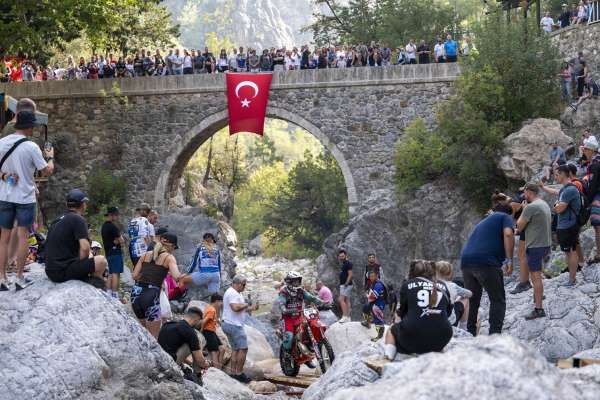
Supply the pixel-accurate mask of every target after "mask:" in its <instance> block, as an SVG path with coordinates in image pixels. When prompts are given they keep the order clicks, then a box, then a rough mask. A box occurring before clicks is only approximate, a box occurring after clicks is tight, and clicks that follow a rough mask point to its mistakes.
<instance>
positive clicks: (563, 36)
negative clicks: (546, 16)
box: [550, 23, 600, 73]
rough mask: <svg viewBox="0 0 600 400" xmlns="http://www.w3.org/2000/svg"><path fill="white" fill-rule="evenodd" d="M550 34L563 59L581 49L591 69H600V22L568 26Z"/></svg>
mask: <svg viewBox="0 0 600 400" xmlns="http://www.w3.org/2000/svg"><path fill="white" fill-rule="evenodd" d="M550 35H551V40H552V42H553V43H554V44H555V45H556V46H558V50H559V53H560V56H561V57H562V58H563V59H572V58H574V57H576V56H577V52H579V51H583V54H584V57H585V59H586V61H588V63H589V64H590V65H589V66H590V67H591V68H592V71H594V72H596V73H597V72H598V71H600V48H599V47H598V42H599V41H600V23H596V24H591V25H574V26H569V27H567V28H565V29H560V30H558V31H555V32H553V33H551V34H550Z"/></svg>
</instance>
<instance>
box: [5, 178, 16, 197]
mask: <svg viewBox="0 0 600 400" xmlns="http://www.w3.org/2000/svg"><path fill="white" fill-rule="evenodd" d="M6 183H7V184H8V188H7V192H8V194H10V193H11V192H12V190H13V187H14V186H15V184H16V181H15V177H14V176H13V174H10V175H8V177H7V178H6Z"/></svg>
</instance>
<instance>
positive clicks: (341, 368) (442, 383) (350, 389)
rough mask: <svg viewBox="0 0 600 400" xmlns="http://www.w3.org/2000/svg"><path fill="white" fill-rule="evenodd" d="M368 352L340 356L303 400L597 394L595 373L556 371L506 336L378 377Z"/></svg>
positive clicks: (555, 399)
mask: <svg viewBox="0 0 600 400" xmlns="http://www.w3.org/2000/svg"><path fill="white" fill-rule="evenodd" d="M368 349H369V348H368V347H367V348H365V347H363V348H362V349H361V350H362V351H358V352H346V353H343V354H341V355H340V357H339V358H338V359H336V361H335V362H334V364H333V366H332V368H331V369H330V370H329V371H327V373H326V374H325V375H324V376H323V378H322V379H321V380H320V381H318V382H316V383H314V384H313V385H311V386H310V387H309V388H308V389H307V390H306V392H305V394H304V396H303V399H304V400H362V399H367V398H371V397H372V396H373V393H380V394H383V393H385V397H386V398H390V399H431V398H444V399H449V400H458V399H468V398H473V396H474V395H475V394H476V395H475V396H476V397H477V398H481V399H486V400H504V399H507V398H508V399H534V398H535V399H542V400H546V399H547V400H559V399H567V398H581V399H589V400H592V399H595V398H596V397H597V394H598V391H599V390H600V382H599V380H598V378H597V376H594V372H596V373H597V370H596V371H594V370H592V369H588V368H591V367H586V368H583V369H581V371H577V372H572V371H571V372H565V371H562V370H559V369H557V368H556V367H554V366H553V365H551V364H550V363H548V361H547V360H546V359H545V358H544V357H543V356H542V355H541V354H540V353H538V352H537V351H536V350H534V349H533V348H532V347H530V346H528V345H526V344H524V343H522V342H521V341H519V340H517V339H515V338H512V337H510V336H506V335H495V336H491V337H490V336H480V337H478V338H461V339H453V340H452V341H451V342H450V344H449V345H448V346H447V348H446V349H445V351H444V352H443V353H429V354H424V355H421V356H418V357H409V358H403V359H402V360H401V361H395V362H393V363H389V364H387V365H386V366H385V367H384V369H383V374H382V376H381V377H380V376H379V375H378V374H376V373H375V372H373V371H372V370H370V369H368V368H367V367H366V366H365V364H364V361H365V360H366V359H367V358H370V357H372V355H373V354H377V353H378V351H377V350H371V351H366V352H365V351H364V350H368ZM371 349H373V347H371ZM379 354H380V351H379ZM585 370H587V371H585ZM359 371H360V373H359Z"/></svg>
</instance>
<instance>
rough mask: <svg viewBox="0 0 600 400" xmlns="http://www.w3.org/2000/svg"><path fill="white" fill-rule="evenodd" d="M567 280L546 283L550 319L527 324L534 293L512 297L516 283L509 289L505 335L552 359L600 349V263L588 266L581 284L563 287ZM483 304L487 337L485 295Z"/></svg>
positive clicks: (530, 291) (536, 320) (579, 280)
mask: <svg viewBox="0 0 600 400" xmlns="http://www.w3.org/2000/svg"><path fill="white" fill-rule="evenodd" d="M554 254H557V253H553V255H554ZM560 259H561V258H560V257H556V258H553V260H560ZM563 266H564V264H563ZM555 269H560V268H555ZM567 279H568V276H567V274H561V275H559V276H557V277H555V278H552V279H544V280H543V284H544V295H545V297H546V298H545V300H544V309H545V310H546V314H547V317H546V318H539V319H535V320H531V321H526V320H525V318H524V317H525V315H526V314H528V313H529V312H531V310H532V309H533V298H532V296H533V291H532V290H529V291H527V292H524V293H520V294H517V295H513V294H510V293H508V291H509V290H511V289H512V288H513V287H514V284H511V285H509V286H507V288H506V290H507V295H506V318H505V320H504V328H503V333H506V334H509V335H511V336H514V337H516V338H518V339H521V340H522V341H524V342H528V343H530V344H531V345H532V346H533V347H534V348H536V349H538V350H539V351H540V353H541V354H542V355H543V356H544V357H546V358H548V359H550V360H557V359H561V358H568V357H571V356H573V355H574V354H576V353H579V352H581V351H584V350H587V349H590V348H592V347H598V346H600V311H599V310H600V297H598V290H599V288H600V287H599V285H600V264H595V265H592V266H588V267H585V268H584V269H583V271H582V272H580V273H578V274H577V281H578V283H577V286H575V287H573V288H566V287H561V286H560V285H561V284H563V283H565V282H566V281H567ZM482 305H483V307H482V309H481V315H482V316H483V319H482V328H481V332H482V334H485V333H486V332H487V330H488V328H489V324H488V320H487V318H488V312H489V311H488V310H489V302H488V300H487V297H486V296H485V297H484V301H483V302H482Z"/></svg>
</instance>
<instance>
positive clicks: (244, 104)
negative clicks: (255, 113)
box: [242, 99, 250, 108]
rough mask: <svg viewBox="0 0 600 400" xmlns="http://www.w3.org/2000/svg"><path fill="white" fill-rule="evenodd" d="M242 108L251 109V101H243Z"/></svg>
mask: <svg viewBox="0 0 600 400" xmlns="http://www.w3.org/2000/svg"><path fill="white" fill-rule="evenodd" d="M242 107H248V108H250V100H248V99H244V100H242Z"/></svg>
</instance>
